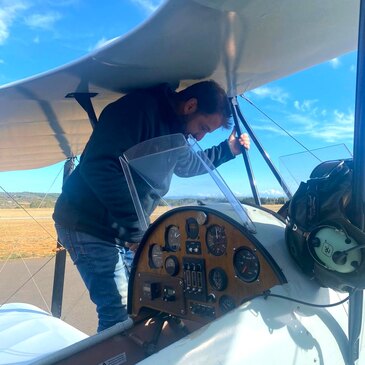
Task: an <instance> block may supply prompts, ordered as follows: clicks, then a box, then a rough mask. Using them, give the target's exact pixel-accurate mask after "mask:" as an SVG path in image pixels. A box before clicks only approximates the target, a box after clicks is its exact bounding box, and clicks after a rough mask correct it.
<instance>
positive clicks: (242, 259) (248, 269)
mask: <svg viewBox="0 0 365 365" xmlns="http://www.w3.org/2000/svg"><path fill="white" fill-rule="evenodd" d="M233 267H234V270H235V272H236V275H237V276H238V277H239V278H240V279H241V280H243V281H246V282H248V283H250V282H252V281H255V280H256V279H257V278H258V276H259V273H260V262H259V259H258V257H257V256H256V254H255V253H254V252H253V251H252V250H250V249H249V248H246V247H241V248H239V249H238V250H237V251H236V252H235V254H234V257H233Z"/></svg>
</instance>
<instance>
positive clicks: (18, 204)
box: [0, 185, 57, 241]
mask: <svg viewBox="0 0 365 365" xmlns="http://www.w3.org/2000/svg"><path fill="white" fill-rule="evenodd" d="M0 189H1V190H2V191H3V192H4V193H5V194H6V195H7V196H8V197H9V198H10V199H11V200H12V201H13V202H14V203H15V204H16V205H17V206H18V207H19V208H20V209H22V210H23V211H24V212H25V213H26V214H27V215H28V216H29V217H30V218H31V219H33V221H34V222H36V223H37V224H38V225H39V226H40V227H41V228H42V229H43V231H45V232H46V233H47V234H48V236H49V237H50V238H52V239H53V240H55V241H57V239H56V237H54V235H53V234H52V233H51V232H49V231H48V229H47V228H46V227H44V226H43V225H42V224H41V223H40V222H39V221H37V220H36V219H35V218H34V217H33V216H32V215H31V214H30V213H29V212H28V211H27V210H26V209H25V208H24V207H23V206H22V205H21V204H20V203H19V202H18V201H17V200H16V199H15V198H14V197H13V196H12V195H11V194H10V193H8V192H7V191H6V190H5V189H4V188H3V187H2V186H1V185H0Z"/></svg>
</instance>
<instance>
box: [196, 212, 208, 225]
mask: <svg viewBox="0 0 365 365" xmlns="http://www.w3.org/2000/svg"><path fill="white" fill-rule="evenodd" d="M207 219H208V216H207V215H206V214H205V213H204V212H198V213H197V215H196V221H197V222H198V224H199V225H200V226H202V225H203V224H205V223H206V222H207Z"/></svg>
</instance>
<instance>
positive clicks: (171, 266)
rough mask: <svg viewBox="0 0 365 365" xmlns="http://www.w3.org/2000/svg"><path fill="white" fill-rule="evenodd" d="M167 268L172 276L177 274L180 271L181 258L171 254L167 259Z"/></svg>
mask: <svg viewBox="0 0 365 365" xmlns="http://www.w3.org/2000/svg"><path fill="white" fill-rule="evenodd" d="M165 270H166V271H167V273H168V274H169V275H171V276H175V275H177V273H178V272H179V260H178V259H177V257H176V256H169V257H167V258H166V260H165Z"/></svg>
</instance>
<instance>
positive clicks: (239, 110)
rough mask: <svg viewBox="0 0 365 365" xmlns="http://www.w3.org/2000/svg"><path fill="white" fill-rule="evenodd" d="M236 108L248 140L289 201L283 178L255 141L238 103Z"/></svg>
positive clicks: (256, 140) (288, 191) (290, 194)
mask: <svg viewBox="0 0 365 365" xmlns="http://www.w3.org/2000/svg"><path fill="white" fill-rule="evenodd" d="M235 107H236V112H237V115H238V117H239V118H240V120H241V122H242V124H243V126H244V127H245V129H246V130H247V132H248V134H249V135H250V138H251V139H252V140H253V141H254V143H255V145H256V147H257V149H258V150H259V152H260V154H261V156H262V157H263V159H264V160H265V162H266V163H267V165H268V166H269V168H270V170H271V172H272V173H273V174H274V176H275V178H276V180H277V181H278V183H279V184H280V186H281V187H282V189H283V190H284V192H285V194H286V196H287V197H288V198H289V199H291V198H292V193H291V192H290V190H289V188H288V186H287V185H286V183H285V181H284V180H283V178H282V177H281V175H280V173H279V171H278V170H277V169H276V167H275V165H274V164H273V163H272V161H271V159H270V157H269V155H268V154H267V152H266V151H265V150H264V148H263V147H262V145H261V143H260V141H259V140H258V139H257V137H256V135H255V133H254V132H253V130H252V128H251V127H250V126H249V125H248V123H247V121H246V119H245V117H244V116H243V114H242V113H241V109H240V107H239V105H238V103H236V104H235Z"/></svg>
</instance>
